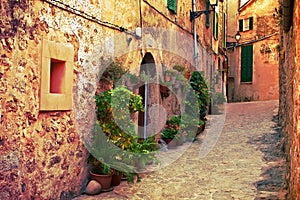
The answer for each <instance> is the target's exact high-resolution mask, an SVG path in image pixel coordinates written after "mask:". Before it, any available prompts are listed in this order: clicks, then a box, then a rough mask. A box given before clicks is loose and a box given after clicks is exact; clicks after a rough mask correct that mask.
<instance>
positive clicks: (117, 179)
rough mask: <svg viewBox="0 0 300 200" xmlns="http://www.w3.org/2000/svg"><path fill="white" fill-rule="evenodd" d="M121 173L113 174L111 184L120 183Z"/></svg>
mask: <svg viewBox="0 0 300 200" xmlns="http://www.w3.org/2000/svg"><path fill="white" fill-rule="evenodd" d="M121 178H122V175H117V174H113V175H112V179H111V186H117V185H120V183H121Z"/></svg>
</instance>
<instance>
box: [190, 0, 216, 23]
mask: <svg viewBox="0 0 300 200" xmlns="http://www.w3.org/2000/svg"><path fill="white" fill-rule="evenodd" d="M209 4H210V6H212V7H213V9H212V10H209V9H208V10H200V11H194V10H193V11H190V21H193V20H195V19H196V18H198V17H200V16H201V15H202V14H205V15H208V14H209V13H210V12H212V11H215V7H216V6H217V5H218V0H210V1H209Z"/></svg>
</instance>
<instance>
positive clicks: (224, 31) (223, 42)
mask: <svg viewBox="0 0 300 200" xmlns="http://www.w3.org/2000/svg"><path fill="white" fill-rule="evenodd" d="M226 18H227V17H226V14H225V13H224V14H223V27H222V46H223V47H226Z"/></svg>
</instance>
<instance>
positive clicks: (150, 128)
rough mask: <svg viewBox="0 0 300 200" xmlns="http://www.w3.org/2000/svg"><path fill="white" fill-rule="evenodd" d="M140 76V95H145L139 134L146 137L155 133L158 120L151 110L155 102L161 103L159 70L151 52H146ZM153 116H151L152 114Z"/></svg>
mask: <svg viewBox="0 0 300 200" xmlns="http://www.w3.org/2000/svg"><path fill="white" fill-rule="evenodd" d="M140 77H141V78H142V80H143V85H142V86H141V87H140V88H139V95H141V96H142V97H143V103H144V106H145V107H144V112H139V114H138V127H139V128H138V134H139V137H140V138H143V139H146V138H148V137H150V136H152V135H154V134H156V133H155V126H156V120H157V119H155V118H156V117H155V118H154V117H153V113H152V114H151V113H150V111H151V110H153V109H152V108H151V106H152V105H154V104H159V84H156V81H155V80H157V72H156V65H155V61H154V58H153V56H152V54H151V53H146V54H145V56H144V58H143V60H142V63H141V66H140ZM150 114H151V115H152V117H151V115H150Z"/></svg>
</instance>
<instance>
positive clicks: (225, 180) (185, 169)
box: [75, 101, 285, 200]
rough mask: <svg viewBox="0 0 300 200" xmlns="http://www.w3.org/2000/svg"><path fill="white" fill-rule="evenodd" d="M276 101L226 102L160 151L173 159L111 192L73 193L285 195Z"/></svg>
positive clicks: (203, 197) (84, 199)
mask: <svg viewBox="0 0 300 200" xmlns="http://www.w3.org/2000/svg"><path fill="white" fill-rule="evenodd" d="M277 104H278V101H264V102H249V103H235V104H227V105H225V109H224V113H225V114H224V115H209V116H208V123H207V128H206V130H205V132H204V133H203V134H201V135H200V136H199V138H198V140H197V141H195V142H194V143H185V144H184V145H183V146H180V147H178V148H177V149H171V150H168V151H167V152H163V153H161V155H160V157H161V158H163V161H164V162H165V163H168V159H172V158H177V157H178V159H177V160H176V161H175V162H173V163H172V164H170V165H168V166H166V167H164V168H162V169H160V170H157V171H155V172H151V173H146V174H142V179H141V181H140V182H136V183H134V184H127V183H126V182H122V183H121V185H120V186H117V187H116V188H115V189H114V190H113V191H111V192H107V193H101V194H99V195H96V196H88V195H82V196H80V197H77V198H75V199H76V200H94V199H143V200H144V199H149V200H150V199H151V200H153V199H170V200H172V199H195V200H230V199H234V200H238V199H239V200H253V199H255V200H259V199H266V200H272V199H274V200H275V199H279V200H280V199H285V198H284V196H285V190H284V186H285V184H284V175H285V159H284V158H283V153H282V152H281V149H280V148H281V145H280V144H281V137H280V133H279V127H277V122H276V115H277V107H278V106H277ZM225 117H226V120H225ZM223 124H224V127H223ZM222 128H223V129H222ZM218 131H222V132H221V133H220V134H219V133H218ZM181 150H182V151H181ZM182 152H184V153H183V155H181V153H182Z"/></svg>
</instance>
